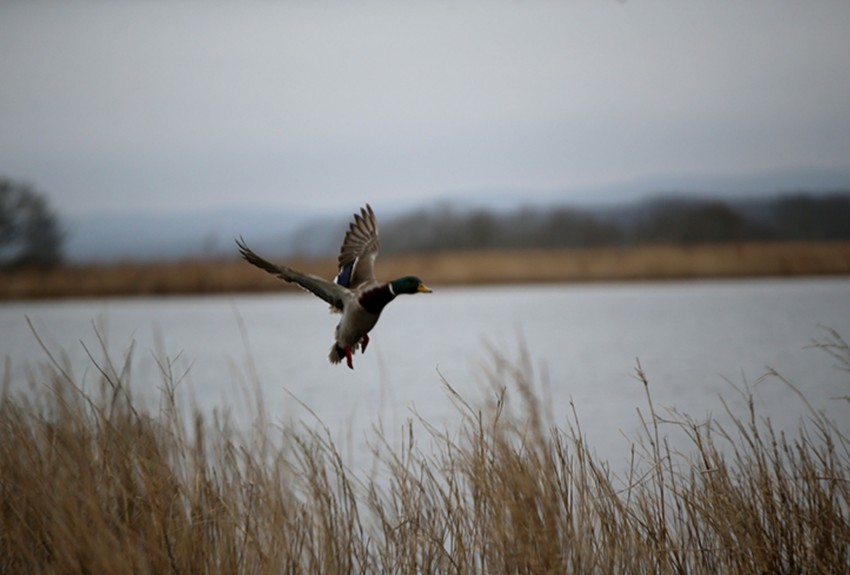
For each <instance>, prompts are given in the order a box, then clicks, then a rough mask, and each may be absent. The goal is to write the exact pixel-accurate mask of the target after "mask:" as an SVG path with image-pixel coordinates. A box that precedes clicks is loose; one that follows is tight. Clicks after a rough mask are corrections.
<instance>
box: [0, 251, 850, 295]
mask: <svg viewBox="0 0 850 575" xmlns="http://www.w3.org/2000/svg"><path fill="white" fill-rule="evenodd" d="M279 261H280V263H284V264H287V265H291V266H292V267H295V268H297V269H300V270H304V271H306V272H308V273H312V274H316V275H319V276H321V277H326V278H332V277H333V276H334V274H335V272H336V269H335V261H334V260H333V259H330V258H326V259H292V258H289V259H287V258H282V259H280V260H279ZM377 269H378V274H379V275H380V276H381V277H396V276H400V275H404V274H407V273H410V270H416V271H417V273H418V274H419V275H421V276H422V277H423V278H427V281H428V284H429V285H431V284H433V285H434V286H455V285H480V284H519V283H547V282H548V283H554V282H589V281H632V280H674V279H716V278H754V277H794V276H830V275H848V274H850V242H819V243H777V242H771V243H724V244H698V245H652V246H624V247H596V248H560V249H558V248H553V249H539V248H536V249H535V248H528V249H478V250H459V251H444V252H417V253H408V254H394V255H393V254H390V255H386V256H382V257H381V258H380V260H379V261H378V263H377ZM288 289H293V288H291V287H290V286H288V285H287V284H285V283H284V282H281V281H279V280H276V279H275V278H273V277H271V276H269V275H268V274H264V273H258V272H257V270H256V269H254V268H252V267H251V266H249V265H246V264H245V262H243V261H241V260H239V259H237V258H236V257H233V258H230V259H225V260H221V261H208V260H187V261H177V262H130V263H120V264H110V265H60V266H52V267H49V268H31V267H22V268H8V269H0V300H12V299H45V298H67V297H106V296H128V295H129V296H133V295H139V296H142V295H144V296H156V295H199V294H215V293H249V292H267V291H278V290H288Z"/></svg>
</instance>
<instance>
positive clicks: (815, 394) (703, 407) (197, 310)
mask: <svg viewBox="0 0 850 575" xmlns="http://www.w3.org/2000/svg"><path fill="white" fill-rule="evenodd" d="M26 317H29V318H30V320H31V321H32V324H33V326H34V327H35V329H36V331H37V333H38V334H39V335H40V336H41V337H42V338H43V340H44V341H45V342H46V344H47V346H48V348H49V349H50V350H51V351H52V352H53V353H54V354H55V355H60V352H64V353H65V354H67V358H68V362H69V363H70V369H71V371H72V373H73V374H74V375H75V377H76V379H77V380H78V381H79V382H82V383H83V385H84V386H87V387H88V388H90V389H91V388H94V386H95V385H96V381H97V372H96V369H95V368H94V366H93V365H92V363H91V361H90V360H89V359H88V358H87V356H86V353H85V351H84V349H83V346H84V345H85V346H86V347H87V348H88V349H89V350H90V351H91V352H92V353H93V355H94V356H95V357H96V358H101V357H102V353H101V352H100V346H99V344H98V339H97V336H96V332H95V328H97V329H98V330H99V331H100V333H102V334H103V335H104V337H105V339H106V341H107V344H108V348H109V350H110V352H111V355H112V357H113V360H114V361H115V362H116V363H120V362H121V361H123V358H124V356H125V354H126V353H127V350H128V349H130V347H131V344H132V345H133V355H132V362H131V363H132V372H131V373H132V381H131V383H132V385H133V389H134V393H135V395H136V397H137V398H138V399H139V400H140V401H144V402H146V403H147V404H148V405H149V406H151V407H153V408H156V406H157V401H158V397H159V388H160V386H161V385H162V378H161V375H160V368H159V367H158V364H157V358H158V359H159V360H160V363H163V362H164V360H166V358H167V359H168V360H170V361H171V362H172V364H173V365H174V371H175V373H176V374H182V373H184V372H187V373H186V377H185V379H184V380H183V382H182V383H181V385H180V388H179V389H180V390H181V391H182V392H183V394H184V397H186V398H187V399H186V402H187V404H188V402H189V401H190V399H191V401H193V402H194V403H195V404H196V405H197V406H198V407H199V408H200V409H202V410H203V411H205V412H208V413H209V412H212V411H213V410H218V411H229V412H230V413H231V415H232V416H233V417H234V418H235V419H236V421H237V422H238V423H239V424H240V425H247V424H249V423H250V421H249V420H248V416H247V414H248V413H251V409H250V408H249V407H248V405H249V400H248V399H246V397H250V395H251V394H250V392H246V389H248V388H250V382H253V381H256V382H258V385H259V387H260V389H261V392H262V397H263V399H264V405H265V408H266V409H267V411H268V413H269V414H270V416H271V417H272V420H273V421H289V420H305V421H308V422H311V421H313V416H312V415H311V414H310V413H309V412H308V410H307V409H306V408H305V407H303V406H302V405H300V404H299V401H300V402H303V404H304V405H306V406H308V407H309V408H310V410H312V411H313V412H315V414H316V415H317V416H318V417H319V418H320V419H321V420H322V422H323V423H324V424H325V425H327V426H328V427H329V429H330V430H331V432H332V434H333V435H334V437H335V439H336V440H337V441H338V442H339V444H340V447H341V449H342V450H343V452H344V453H345V454H347V455H352V454H353V455H358V454H362V453H364V452H365V450H366V441H367V439H369V438H370V437H372V431H371V430H372V427H373V426H377V425H381V426H383V428H384V429H385V430H386V432H387V435H388V436H389V437H390V438H391V439H392V438H395V437H396V436H397V430H399V429H400V427H401V426H402V425H403V424H404V423H405V422H406V421H407V420H408V419H409V418H415V417H416V416H417V414H418V415H420V416H422V417H423V418H425V419H426V420H427V421H429V422H430V423H432V424H436V425H438V426H440V427H447V428H449V429H452V428H454V427H456V425H457V422H458V420H459V416H458V413H457V411H456V409H455V408H454V407H453V405H452V403H451V401H450V400H449V398H448V396H447V395H446V393H445V392H444V390H443V387H442V383H441V377H443V378H445V379H446V380H447V381H448V382H449V383H450V384H451V385H452V386H453V387H454V388H455V389H457V390H458V391H460V392H461V393H462V394H464V395H465V396H466V397H467V398H468V399H472V400H475V399H477V398H480V397H482V396H484V395H486V394H488V393H490V392H489V391H487V389H488V388H487V387H486V377H485V375H484V374H485V370H486V369H487V368H493V367H494V365H495V362H494V359H493V357H494V356H493V354H494V353H497V354H499V355H501V356H503V357H505V358H507V359H511V360H515V359H516V358H518V357H519V354H520V352H521V350H522V349H525V350H527V352H528V356H529V358H530V362H531V364H532V367H533V371H534V376H535V381H536V382H537V384H538V390H539V392H540V395H541V397H543V398H545V404H546V406H547V409H549V410H550V411H551V414H552V417H553V418H554V422H555V423H556V424H558V425H561V426H566V425H567V423H568V420H567V417H568V415H569V413H570V401H572V402H573V403H574V404H575V407H576V411H577V412H578V415H579V418H580V420H581V425H582V429H583V431H584V432H585V433H586V434H587V436H588V439H589V441H590V444H591V445H592V446H593V447H595V449H596V450H597V451H598V452H600V454H604V455H606V457H611V458H614V459H616V458H617V457H625V455H626V452H627V450H626V449H625V448H624V446H625V445H626V440H625V439H623V437H622V433H625V434H627V435H629V436H632V435H633V434H634V432H635V430H636V429H637V427H638V419H637V415H636V409H637V408H640V409H641V410H642V412H646V402H645V396H644V390H643V386H642V385H641V384H640V383H639V382H638V381H637V380H636V379H635V377H634V368H635V365H636V358H639V360H640V363H641V365H642V366H643V368H644V371H645V372H646V373H647V375H648V377H649V380H650V386H651V390H652V393H653V399H654V401H655V404H656V407H657V408H660V407H665V406H666V407H675V408H676V409H677V410H679V411H683V412H687V413H689V414H691V415H693V416H694V417H697V418H702V417H704V416H706V415H707V414H713V415H715V416H717V417H719V418H721V419H722V417H723V408H722V404H721V402H720V400H719V399H718V396H719V395H720V394H722V395H723V397H724V398H726V399H727V400H728V402H729V403H730V405H731V406H732V408H733V409H735V410H736V412H737V413H739V414H744V413H745V404H744V402H743V401H742V400H741V399H740V397H739V396H738V395H737V393H736V392H735V391H734V389H733V387H732V385H731V384H730V382H732V383H734V384H735V385H739V386H741V385H743V384H744V383H749V384H752V383H754V382H755V381H756V380H757V379H758V378H759V377H760V376H761V375H762V374H764V373H765V371H766V368H767V367H768V366H769V367H772V368H775V369H776V370H778V371H779V372H781V373H782V374H783V375H784V376H785V377H786V378H787V379H789V380H791V381H793V382H794V383H795V384H796V385H797V386H798V387H799V388H800V389H801V390H802V391H803V392H804V393H805V394H806V396H807V398H808V400H809V401H810V402H811V403H812V404H813V405H814V407H815V408H817V409H823V410H825V411H826V412H827V413H828V414H829V415H831V416H832V417H834V418H836V419H838V420H841V418H842V413H843V414H845V415H846V413H847V407H846V403H843V402H840V401H837V400H835V399H832V398H835V397H838V396H846V395H850V376H848V374H847V373H846V372H841V371H839V370H837V369H836V368H835V367H834V365H835V362H834V361H833V360H832V359H831V358H830V357H828V356H827V355H826V354H825V353H824V352H823V351H821V350H817V349H806V347H807V346H808V345H810V344H811V342H812V340H813V339H822V338H823V337H824V336H825V335H826V334H825V332H823V330H822V329H821V328H819V325H825V326H829V327H832V328H834V329H836V330H838V331H839V333H841V334H842V335H843V336H844V337H845V339H850V279H817V280H766V281H735V282H694V283H686V282H683V283H630V284H612V285H581V286H564V285H557V286H527V287H498V288H475V289H470V288H464V289H447V288H444V289H437V291H435V293H434V294H432V295H416V296H409V297H403V298H399V299H398V300H397V301H396V302H394V303H393V304H392V305H391V306H390V307H389V308H388V309H387V310H386V311H385V313H384V316H383V317H382V319H381V322H380V323H379V324H378V326H377V327H376V329H375V331H373V333H372V343H371V344H370V347H369V349H368V350H367V352H366V354H365V355H356V356H355V368H356V369H355V370H354V371H349V370H348V369H347V368H345V367H344V366H331V365H330V364H328V362H327V359H326V358H327V352H328V349H329V347H330V345H331V342H332V337H331V336H332V333H333V328H334V326H335V325H336V321H337V317H336V316H332V315H330V314H329V313H328V311H327V306H325V305H324V304H323V303H322V302H321V301H319V300H317V299H315V298H312V297H311V296H309V295H308V294H301V293H286V294H280V295H262V296H235V297H229V296H220V297H204V298H165V299H109V300H98V301H67V302H49V303H13V304H4V305H2V306H0V326H2V332H0V354H2V355H3V356H5V357H6V358H7V367H6V374H7V375H6V379H7V383H9V384H10V385H11V387H12V388H22V387H26V386H28V385H30V383H29V382H32V381H40V380H43V379H44V378H43V376H41V375H39V373H40V371H39V370H40V369H41V368H40V367H39V366H40V365H43V364H44V363H45V361H46V355H45V353H44V351H42V350H41V348H40V346H39V345H38V343H37V341H36V339H35V338H34V336H33V335H32V332H31V331H30V328H29V327H28V325H27V321H26ZM754 391H755V393H756V397H757V401H758V403H759V405H760V406H761V407H762V409H763V412H764V413H765V414H767V415H770V416H771V418H772V419H773V421H774V423H776V424H777V425H779V426H781V427H784V428H788V429H795V428H796V426H797V423H798V422H799V420H800V419H801V418H803V417H805V415H806V411H805V408H804V406H803V405H802V403H801V401H800V400H799V399H798V398H797V397H796V395H795V394H794V393H793V392H791V391H790V390H789V389H788V388H787V387H785V386H783V385H782V384H780V383H779V382H778V381H776V380H768V381H765V382H764V383H761V384H759V385H757V386H756V387H755V388H754ZM295 398H297V400H298V401H296V399H295ZM518 400H519V398H518V397H516V398H515V399H513V400H512V399H510V397H509V401H514V402H516V401H518ZM846 419H847V418H844V420H846ZM420 438H421V441H426V442H427V438H425V437H424V436H420Z"/></svg>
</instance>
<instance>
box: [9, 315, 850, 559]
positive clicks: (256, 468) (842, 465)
mask: <svg viewBox="0 0 850 575" xmlns="http://www.w3.org/2000/svg"><path fill="white" fill-rule="evenodd" d="M817 345H818V346H820V347H823V348H824V349H825V350H826V351H828V352H829V353H830V354H831V355H832V357H833V358H834V359H835V360H837V361H838V363H839V366H841V367H843V368H844V369H850V349H848V346H847V344H846V343H845V342H844V341H843V340H842V339H841V338H840V336H839V335H838V334H837V333H834V332H828V334H827V337H826V338H825V339H824V340H823V341H819V342H817ZM93 361H95V360H93ZM529 363H530V362H529V361H528V360H527V358H525V357H521V358H519V360H517V361H516V362H511V361H507V360H505V359H504V358H501V357H496V358H495V359H494V362H493V366H494V367H493V368H492V370H491V371H490V372H489V373H488V377H489V380H490V383H491V388H490V389H489V391H488V394H489V395H488V396H489V399H487V400H484V401H482V402H480V404H473V403H471V402H468V401H467V400H465V399H464V398H463V397H461V396H460V395H458V394H457V393H456V392H455V391H454V389H453V388H452V386H451V385H450V383H449V382H444V387H445V391H446V393H447V394H449V395H450V396H451V397H452V399H453V401H454V402H455V404H456V406H457V410H458V411H457V412H458V423H457V427H456V428H453V429H448V430H446V429H438V428H435V427H433V426H431V425H429V424H428V422H427V421H422V422H417V424H416V425H414V422H412V421H411V422H408V424H407V425H406V427H405V435H404V438H403V440H402V442H401V444H400V445H398V446H396V447H392V446H390V444H389V441H386V440H385V439H384V438H383V436H382V435H380V434H379V433H376V436H375V438H374V450H375V456H376V458H377V462H378V465H377V470H376V471H375V472H373V473H372V474H370V475H364V474H363V473H361V472H356V471H353V470H351V469H349V468H348V467H347V466H346V464H345V462H344V461H343V458H342V457H341V456H340V452H339V450H338V449H337V447H336V446H335V444H334V442H333V441H332V439H331V433H330V431H329V430H328V429H325V428H323V427H322V426H321V425H318V426H316V427H310V426H308V425H302V424H293V425H290V426H284V427H282V428H280V427H272V426H269V425H268V424H267V423H266V421H267V415H266V414H264V413H262V411H261V408H260V407H258V408H257V409H258V412H257V413H256V414H255V415H256V417H257V424H256V425H255V426H254V427H253V429H252V430H251V431H247V432H237V431H236V430H235V429H234V426H232V425H231V423H230V422H229V421H228V420H227V419H226V418H222V417H213V418H211V419H208V418H207V417H205V416H204V415H202V414H201V413H198V412H196V413H194V415H192V416H188V417H187V416H185V415H181V414H183V413H184V411H183V410H182V406H180V405H177V400H176V399H175V397H176V394H175V393H174V389H175V387H176V385H177V382H178V379H179V375H175V373H174V372H173V370H172V368H171V364H170V363H169V362H168V361H167V360H162V361H161V362H160V368H161V370H162V380H163V381H162V387H163V393H162V398H163V403H162V406H161V407H160V409H159V410H158V411H146V410H142V409H141V408H139V407H138V406H136V405H134V402H133V399H132V395H131V389H130V387H129V386H128V384H127V381H128V378H129V376H130V374H129V372H128V370H127V369H126V365H121V364H113V363H112V362H111V361H110V360H109V358H108V357H105V358H104V359H103V360H98V361H96V362H95V365H96V366H97V368H98V370H99V373H100V376H101V377H100V379H101V381H100V388H99V389H98V391H97V392H94V393H87V392H84V391H83V390H82V389H81V388H80V385H79V383H78V382H76V381H74V379H73V378H72V377H71V376H70V375H69V374H68V372H67V371H66V370H65V369H64V368H63V367H62V363H61V362H60V361H58V360H56V359H54V358H52V357H51V358H50V360H49V362H48V363H47V364H46V365H45V366H43V367H44V369H42V370H41V371H39V372H34V373H33V374H32V376H31V377H32V380H33V381H32V383H34V384H36V385H39V386H44V387H45V388H46V389H47V390H48V391H47V393H45V394H42V395H41V397H40V398H36V396H35V395H33V394H31V393H13V392H10V391H8V390H7V391H6V392H4V394H3V396H2V399H0V572H2V573H75V572H80V573H169V572H171V573H841V572H848V571H850V451H848V446H850V442H848V438H847V436H846V435H845V434H844V432H843V431H842V429H841V428H840V427H839V426H838V425H836V424H835V423H833V422H832V421H830V420H828V419H827V418H826V417H825V416H823V415H822V414H820V413H819V412H817V411H815V410H811V411H810V413H809V414H808V420H807V422H806V424H805V425H803V426H801V427H800V429H799V431H798V432H797V433H796V434H794V435H786V434H783V433H779V432H776V431H774V429H773V428H772V426H771V424H770V421H769V420H764V419H762V418H761V417H760V416H759V414H758V413H757V411H756V409H755V407H754V404H753V402H752V401H750V403H749V407H750V411H749V416H748V417H745V418H735V419H733V423H732V424H731V425H730V426H729V427H726V428H724V427H720V426H718V425H717V424H716V423H714V422H711V421H694V420H692V419H690V418H689V417H687V416H669V417H665V418H662V417H661V416H660V415H659V414H658V413H656V411H655V408H654V405H653V404H652V395H651V387H652V386H651V383H650V380H649V379H648V377H647V376H646V374H644V372H643V371H642V370H641V368H640V365H638V366H637V369H636V383H635V384H636V385H643V386H644V387H645V388H646V392H647V396H646V397H647V403H646V405H645V406H643V408H642V411H643V412H644V413H645V416H644V417H642V421H643V424H644V426H643V433H641V434H640V435H639V436H638V437H636V438H634V444H633V447H632V450H631V452H630V453H627V454H626V455H627V456H628V458H629V460H630V461H631V464H630V465H629V466H628V470H627V472H626V473H625V474H621V475H620V476H617V475H615V474H614V473H613V472H612V471H611V469H610V468H609V465H608V463H607V462H606V461H605V460H603V459H600V457H599V456H597V455H595V454H594V452H593V450H592V447H591V446H589V445H587V443H586V441H585V439H584V438H583V435H582V432H581V426H580V418H579V416H578V415H577V413H576V411H577V410H575V409H574V410H573V415H572V416H571V418H570V419H569V420H568V421H564V422H560V426H555V425H553V423H552V422H551V421H549V420H550V418H549V417H547V416H546V414H545V409H544V408H543V405H542V404H541V402H540V400H539V398H538V392H537V389H536V386H535V383H534V382H533V381H531V377H530V375H529V374H530V372H531V370H530V368H529ZM8 373H9V370H8V369H7V374H8ZM8 377H9V376H8V375H7V376H6V378H7V381H6V387H7V388H8V383H9V382H8ZM258 405H261V402H258ZM419 423H421V425H419ZM671 426H672V427H673V428H675V429H677V430H680V431H683V432H684V433H685V434H686V435H687V437H688V439H689V444H690V446H689V447H690V448H689V449H688V450H686V451H684V452H681V451H680V452H677V451H674V450H673V449H672V448H671V447H670V445H669V443H668V442H667V440H666V439H665V437H666V435H667V429H668V428H671ZM417 430H420V431H417ZM422 430H424V431H422ZM423 444H426V445H427V446H428V447H427V449H423V448H421V447H420V446H421V445H423Z"/></svg>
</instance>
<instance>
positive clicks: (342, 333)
mask: <svg viewBox="0 0 850 575" xmlns="http://www.w3.org/2000/svg"><path fill="white" fill-rule="evenodd" d="M236 245H237V246H239V252H240V253H241V254H242V257H243V258H245V260H246V261H247V262H248V263H251V264H254V265H255V266H257V267H258V268H260V269H263V270H265V271H267V272H269V273H270V274H273V275H276V276H277V277H279V278H280V279H282V280H284V281H287V282H290V283H294V284H296V285H298V286H300V287H302V288H304V289H305V290H307V291H309V292H311V293H313V294H314V295H316V296H318V297H320V298H322V299H323V300H325V301H326V302H328V303H329V304H330V305H331V311H333V312H338V313H341V314H342V318H341V319H340V320H339V323H338V324H337V326H336V331H335V341H334V344H333V345H332V346H331V353H330V356H329V357H328V359H330V362H331V363H334V364H336V363H340V362H341V361H342V358H345V362H346V364H347V365H348V367H349V368H350V369H354V362H353V361H352V358H351V356H352V355H353V354H354V352H355V351H356V350H357V349H358V348H359V349H360V350H361V352H365V351H366V346H367V345H369V332H370V331H371V330H372V328H373V327H375V324H376V323H377V322H378V318H380V317H381V312H382V311H383V309H384V307H385V306H386V305H387V304H388V303H390V302H391V301H393V300H394V299H395V297H396V296H398V295H401V294H414V293H431V290H430V289H429V288H428V287H427V286H426V285H425V284H424V283H422V280H420V279H419V278H418V277H416V276H405V277H402V278H398V279H396V280H393V281H390V282H379V281H378V280H376V279H375V258H376V257H377V256H378V249H379V244H378V222H377V221H376V220H375V213H374V212H373V211H372V207H371V206H370V205H369V204H366V207H364V208H360V213H359V214H357V213H355V214H354V221H353V222H351V224H349V226H348V231H347V232H346V233H345V238H344V239H343V241H342V246H341V247H340V249H339V258H338V261H339V273H337V276H336V278H334V281H328V280H325V279H322V278H320V277H317V276H314V275H311V274H305V273H301V272H298V271H295V270H294V269H292V268H288V267H286V266H279V265H276V264H273V263H271V262H269V261H267V260H265V259H263V258H261V257H260V256H258V255H257V254H256V253H254V252H253V251H252V250H251V249H250V248H249V247H248V246H247V245H246V244H245V240H244V239H242V238H241V237H240V238H239V239H238V240H236Z"/></svg>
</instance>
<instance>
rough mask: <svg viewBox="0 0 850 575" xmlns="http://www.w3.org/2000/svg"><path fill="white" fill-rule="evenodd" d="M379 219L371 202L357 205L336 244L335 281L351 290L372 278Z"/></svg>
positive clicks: (373, 275)
mask: <svg viewBox="0 0 850 575" xmlns="http://www.w3.org/2000/svg"><path fill="white" fill-rule="evenodd" d="M379 249H380V244H379V243H378V222H377V220H376V219H375V212H373V211H372V206H370V205H369V204H366V207H364V208H360V213H359V214H354V221H353V222H351V224H350V225H349V226H348V231H347V232H346V233H345V239H343V240H342V246H341V247H340V248H339V260H338V261H339V274H338V275H337V277H336V283H338V284H339V285H342V286H345V287H347V288H350V289H352V290H354V289H357V287H358V286H361V285H363V284H366V283H372V282H374V281H375V258H376V257H377V256H378V250H379Z"/></svg>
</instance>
